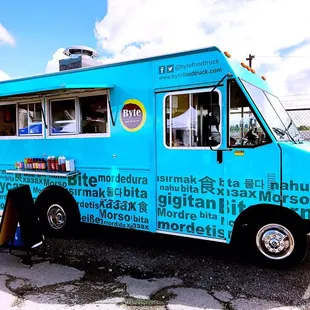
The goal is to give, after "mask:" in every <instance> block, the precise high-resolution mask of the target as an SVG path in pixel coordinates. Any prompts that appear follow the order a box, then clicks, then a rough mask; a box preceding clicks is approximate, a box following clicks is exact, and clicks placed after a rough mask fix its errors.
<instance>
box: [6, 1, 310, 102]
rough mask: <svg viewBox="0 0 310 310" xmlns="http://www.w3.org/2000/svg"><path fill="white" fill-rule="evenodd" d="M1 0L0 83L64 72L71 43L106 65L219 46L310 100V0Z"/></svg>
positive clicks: (282, 89)
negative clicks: (92, 51)
mask: <svg viewBox="0 0 310 310" xmlns="http://www.w3.org/2000/svg"><path fill="white" fill-rule="evenodd" d="M0 1H1V2H0V80H1V79H7V78H16V77H26V76H29V75H36V74H43V73H46V72H54V71H58V61H59V59H60V58H64V55H63V54H62V51H63V49H64V48H66V47H69V46H72V45H87V46H90V47H92V48H95V49H96V50H97V51H98V52H99V55H100V56H99V59H100V60H102V61H103V62H104V63H108V62H119V61H123V60H129V59H137V58H144V57H148V56H154V55H162V54H167V53H174V52H179V51H184V50H191V49H196V48H203V47H208V46H213V45H215V46H217V47H219V48H220V49H221V50H223V51H224V50H227V51H228V52H229V53H230V54H231V55H232V57H233V58H235V59H237V60H238V61H240V62H242V61H244V62H246V58H247V57H248V55H249V54H252V55H253V54H254V55H255V59H254V60H253V68H254V69H255V71H256V72H257V74H260V75H264V76H266V77H267V81H268V82H269V84H271V87H272V88H273V90H274V93H275V94H277V95H278V96H280V97H281V96H284V98H286V99H287V98H288V99H287V100H290V101H292V99H293V96H295V95H296V96H297V97H296V100H298V101H294V102H298V103H300V104H302V103H306V102H307V104H308V105H310V83H309V80H310V34H309V28H310V19H309V13H308V6H309V4H308V1H309V0H294V1H292V0H272V1H271V0H243V1H239V0H156V1H155V0H109V1H108V2H107V0H92V1H85V0H83V1H82V0H75V1H71V2H69V1H63V0H54V1H42V0H20V1H15V2H13V1H9V0H0ZM263 1H264V5H262V2H263ZM278 13H279V14H278ZM288 21H289V22H288ZM12 38H13V39H12ZM12 41H15V44H14V45H13V44H12ZM1 43H2V44H1ZM301 94H306V95H307V101H304V98H303V97H301ZM308 98H309V100H308ZM294 100H295V99H294Z"/></svg>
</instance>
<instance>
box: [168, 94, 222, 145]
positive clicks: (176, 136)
mask: <svg viewBox="0 0 310 310" xmlns="http://www.w3.org/2000/svg"><path fill="white" fill-rule="evenodd" d="M219 101H220V96H219V93H218V92H217V91H213V92H211V89H210V90H204V91H195V92H194V91H193V92H187V93H180V94H171V95H168V96H166V98H165V124H166V125H165V140H166V141H165V143H166V146H168V147H173V148H175V147H191V148H192V147H212V146H213V147H215V146H218V145H219V144H220V143H221V135H220V132H221V127H220V126H221V124H220V123H221V121H220V120H221V115H220V102H219Z"/></svg>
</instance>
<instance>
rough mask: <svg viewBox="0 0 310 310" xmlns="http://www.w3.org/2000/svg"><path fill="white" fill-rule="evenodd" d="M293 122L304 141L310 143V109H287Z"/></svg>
mask: <svg viewBox="0 0 310 310" xmlns="http://www.w3.org/2000/svg"><path fill="white" fill-rule="evenodd" d="M286 111H287V112H288V114H289V115H290V116H291V118H292V120H293V122H294V123H295V125H296V126H297V128H298V129H299V131H300V134H301V137H302V138H303V139H304V140H307V141H310V108H294V109H292V108H287V109H286Z"/></svg>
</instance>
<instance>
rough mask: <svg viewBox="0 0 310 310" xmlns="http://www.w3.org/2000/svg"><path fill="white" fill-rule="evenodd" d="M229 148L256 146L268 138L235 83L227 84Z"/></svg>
mask: <svg viewBox="0 0 310 310" xmlns="http://www.w3.org/2000/svg"><path fill="white" fill-rule="evenodd" d="M229 96H230V97H229V99H230V106H229V146H238V147H240V146H257V145H262V144H265V143H268V142H270V138H269V136H268V135H267V133H266V132H265V130H264V129H263V127H262V126H261V124H260V122H259V121H258V119H257V117H256V115H255V114H254V112H253V110H252V108H251V106H250V103H249V102H248V100H247V98H246V97H245V95H244V93H243V92H242V90H241V89H240V87H239V86H238V84H237V83H236V82H235V81H231V82H230V83H229Z"/></svg>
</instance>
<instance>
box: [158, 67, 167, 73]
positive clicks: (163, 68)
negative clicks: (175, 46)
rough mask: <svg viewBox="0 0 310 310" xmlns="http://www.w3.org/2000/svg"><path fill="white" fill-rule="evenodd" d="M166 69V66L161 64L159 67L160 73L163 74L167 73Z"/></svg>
mask: <svg viewBox="0 0 310 310" xmlns="http://www.w3.org/2000/svg"><path fill="white" fill-rule="evenodd" d="M165 71H166V68H165V66H160V67H159V74H163V73H165Z"/></svg>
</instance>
